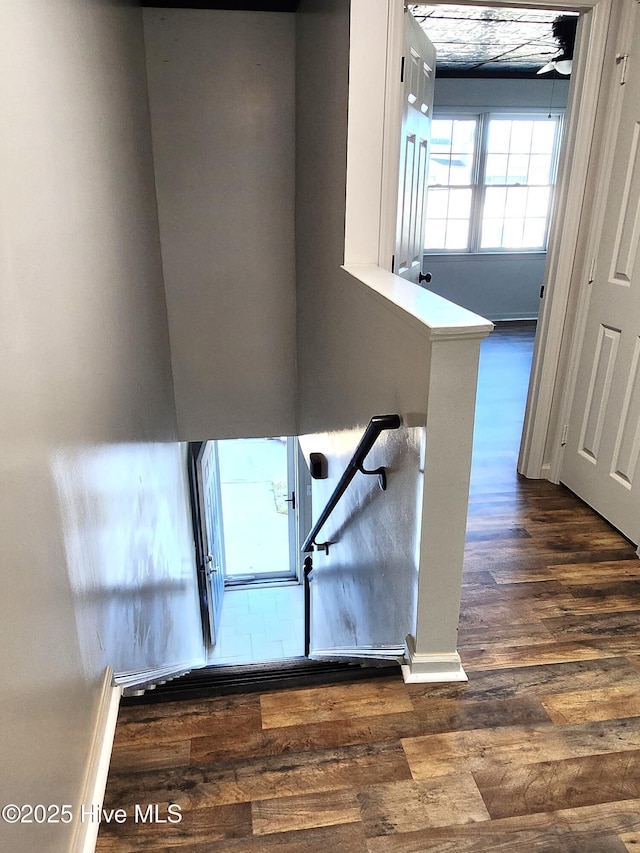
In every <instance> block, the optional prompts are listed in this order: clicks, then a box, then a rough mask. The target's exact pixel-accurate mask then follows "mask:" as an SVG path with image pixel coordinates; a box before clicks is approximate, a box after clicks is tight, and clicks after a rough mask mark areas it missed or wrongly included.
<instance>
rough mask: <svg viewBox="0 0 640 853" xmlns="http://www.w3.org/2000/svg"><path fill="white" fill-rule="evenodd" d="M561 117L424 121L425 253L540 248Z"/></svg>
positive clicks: (543, 241)
mask: <svg viewBox="0 0 640 853" xmlns="http://www.w3.org/2000/svg"><path fill="white" fill-rule="evenodd" d="M561 130H562V115H561V114H560V113H558V114H552V115H550V116H549V115H547V113H542V114H540V113H538V114H536V113H528V114H526V115H525V114H506V113H481V114H477V115H464V114H462V115H451V116H441V117H439V118H434V119H433V121H432V123H431V152H430V157H429V187H428V194H427V216H426V237H425V251H427V252H518V251H519V252H535V251H545V250H546V247H547V236H548V231H549V213H550V210H551V200H552V193H553V186H554V183H555V178H556V171H557V161H558V148H559V144H560V135H561Z"/></svg>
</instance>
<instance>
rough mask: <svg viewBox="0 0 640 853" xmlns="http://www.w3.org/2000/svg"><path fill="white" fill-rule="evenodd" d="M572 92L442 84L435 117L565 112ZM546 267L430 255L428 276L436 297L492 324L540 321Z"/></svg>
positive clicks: (527, 259)
mask: <svg viewBox="0 0 640 853" xmlns="http://www.w3.org/2000/svg"><path fill="white" fill-rule="evenodd" d="M568 91H569V81H568V80H555V81H553V80H548V79H540V80H515V79H514V80H494V79H487V78H476V79H468V78H451V77H445V78H437V79H436V90H435V103H434V112H435V114H436V116H437V114H438V112H443V111H444V112H446V111H447V110H455V109H456V108H463V109H468V108H473V109H477V110H478V111H479V112H480V111H487V110H491V109H510V110H511V109H512V110H526V109H546V110H548V109H550V108H553V109H564V108H565V107H566V103H567V96H568ZM545 264H546V254H545V253H537V254H536V253H527V254H522V255H516V256H513V255H500V254H487V255H483V254H477V255H470V254H466V255H432V254H425V256H424V262H423V270H424V271H425V272H431V273H432V275H433V280H432V282H431V283H430V284H429V290H432V291H433V292H434V293H438V294H440V295H441V296H444V297H445V298H446V299H450V300H451V301H452V302H456V303H457V304H458V305H463V306H464V307H465V308H468V309H469V310H470V311H475V312H477V313H478V314H481V315H482V316H483V317H488V318H489V319H490V320H519V319H531V318H535V317H537V316H538V310H539V307H540V287H541V285H542V283H543V281H544V272H545Z"/></svg>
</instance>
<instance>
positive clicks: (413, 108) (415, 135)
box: [394, 11, 436, 283]
mask: <svg viewBox="0 0 640 853" xmlns="http://www.w3.org/2000/svg"><path fill="white" fill-rule="evenodd" d="M402 73H403V76H404V80H403V82H404V94H403V115H402V132H401V139H400V181H399V188H398V218H397V223H396V248H395V255H394V257H395V263H394V272H395V273H397V275H401V276H402V277H403V278H406V279H408V280H409V281H414V282H416V283H417V282H418V275H419V273H420V272H421V270H422V253H423V252H424V229H425V214H426V201H427V178H428V173H429V142H430V139H431V116H432V113H433V92H434V86H435V74H436V51H435V48H434V46H433V45H432V44H431V42H430V41H429V39H428V38H427V36H426V35H425V33H424V31H423V30H422V28H421V27H420V25H419V24H418V22H417V21H416V19H415V18H414V17H413V15H412V14H411V13H410V12H409V11H405V14H404V52H403V70H402Z"/></svg>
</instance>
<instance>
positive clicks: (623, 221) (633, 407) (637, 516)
mask: <svg viewBox="0 0 640 853" xmlns="http://www.w3.org/2000/svg"><path fill="white" fill-rule="evenodd" d="M631 15H632V16H633V28H634V32H633V36H632V37H631V38H630V41H629V44H630V45H632V46H633V47H632V50H631V51H630V55H629V57H628V60H627V67H626V82H625V83H624V84H623V85H622V90H621V91H622V109H621V118H620V124H619V127H618V132H617V135H616V136H615V139H614V142H613V144H614V146H615V151H614V155H613V159H612V165H611V171H610V175H609V180H608V181H607V182H606V191H605V192H604V193H603V196H604V197H603V198H602V199H601V204H603V205H604V210H603V216H602V227H601V230H600V234H601V236H600V240H599V245H598V249H597V253H596V260H595V268H594V272H593V273H592V277H593V282H592V284H591V285H590V291H591V292H590V294H589V305H588V310H587V315H586V323H585V330H584V337H583V342H582V350H581V354H580V357H579V363H578V372H577V382H576V389H575V393H574V399H573V404H572V409H571V415H570V420H569V425H568V431H567V445H566V448H565V456H564V461H563V466H562V470H561V474H560V479H561V481H562V482H563V483H565V484H566V485H567V486H568V487H569V488H570V489H571V490H572V491H574V492H575V493H576V494H577V495H579V496H580V497H581V498H582V499H583V500H584V501H586V502H587V503H588V504H589V505H590V506H592V507H593V508H594V509H595V510H596V511H597V512H599V513H600V514H601V515H603V516H604V517H605V518H606V519H608V521H610V522H611V524H613V525H614V526H615V527H616V528H618V530H620V531H621V532H622V533H623V534H624V535H625V536H627V537H628V538H629V539H631V540H632V541H633V542H634V543H636V544H637V543H638V541H639V540H640V472H639V471H638V455H639V451H640V260H639V258H638V255H639V251H638V249H639V242H640V49H639V48H638V45H640V6H638V5H637V4H633V10H632V11H631ZM616 85H620V83H619V82H616Z"/></svg>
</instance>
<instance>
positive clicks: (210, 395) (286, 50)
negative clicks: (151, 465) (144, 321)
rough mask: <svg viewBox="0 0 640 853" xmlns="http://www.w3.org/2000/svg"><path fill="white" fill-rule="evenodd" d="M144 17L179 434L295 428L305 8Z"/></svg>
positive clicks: (150, 12) (166, 12) (155, 12)
mask: <svg viewBox="0 0 640 853" xmlns="http://www.w3.org/2000/svg"><path fill="white" fill-rule="evenodd" d="M144 21H145V41H146V49H147V68H148V77H149V99H150V105H151V123H152V133H153V150H154V161H155V173H156V184H157V192H158V209H159V216H160V231H161V236H162V257H163V264H164V275H165V287H166V293H167V309H168V317H169V331H170V337H171V353H172V365H173V377H174V385H175V398H176V408H177V413H178V429H179V435H180V438H182V439H189V440H195V439H207V438H235V437H238V438H240V437H249V436H264V435H281V434H295V432H296V428H295V383H296V372H295V367H296V361H295V246H294V219H293V216H294V208H293V205H294V169H295V151H294V146H295V104H294V89H295V69H294V64H295V15H291V14H284V13H283V14H280V13H273V12H271V13H268V12H265V13H258V12H229V11H208V10H205V11H203V10H178V9H173V10H172V9H146V10H145V12H144Z"/></svg>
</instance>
